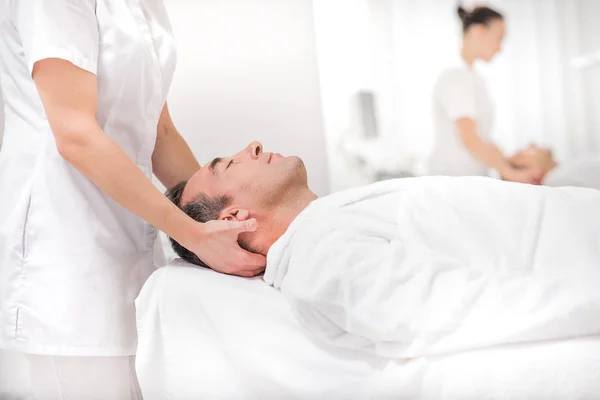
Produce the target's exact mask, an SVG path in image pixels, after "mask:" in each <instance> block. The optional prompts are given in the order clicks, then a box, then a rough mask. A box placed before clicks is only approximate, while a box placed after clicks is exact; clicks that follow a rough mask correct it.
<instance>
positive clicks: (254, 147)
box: [246, 142, 263, 159]
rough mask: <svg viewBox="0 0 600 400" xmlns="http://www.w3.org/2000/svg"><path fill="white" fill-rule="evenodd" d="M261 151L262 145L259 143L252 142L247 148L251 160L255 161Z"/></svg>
mask: <svg viewBox="0 0 600 400" xmlns="http://www.w3.org/2000/svg"><path fill="white" fill-rule="evenodd" d="M262 149H263V145H262V143H260V142H252V143H250V144H249V145H248V147H247V149H246V150H247V151H248V154H249V155H250V157H251V158H252V159H257V158H258V156H260V153H262V151H263V150H262Z"/></svg>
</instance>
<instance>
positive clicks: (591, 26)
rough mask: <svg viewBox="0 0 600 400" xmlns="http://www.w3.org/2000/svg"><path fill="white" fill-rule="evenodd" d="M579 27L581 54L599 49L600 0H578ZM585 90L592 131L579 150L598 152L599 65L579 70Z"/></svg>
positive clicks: (588, 121)
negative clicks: (599, 17) (599, 22)
mask: <svg viewBox="0 0 600 400" xmlns="http://www.w3.org/2000/svg"><path fill="white" fill-rule="evenodd" d="M578 3H579V4H578V5H579V29H580V35H581V37H582V42H581V46H580V49H579V50H580V53H581V54H588V53H591V52H594V51H598V50H600V25H598V16H599V15H600V1H598V0H578ZM581 74H582V76H583V80H584V83H583V84H584V85H585V87H586V88H587V89H588V90H587V91H586V102H585V105H586V115H587V127H588V129H590V130H591V131H592V133H593V134H592V135H590V136H589V141H588V142H587V143H581V144H580V146H581V149H580V152H596V153H598V152H600V112H599V110H600V65H598V64H597V65H596V66H595V67H593V68H590V69H588V70H584V71H582V72H581Z"/></svg>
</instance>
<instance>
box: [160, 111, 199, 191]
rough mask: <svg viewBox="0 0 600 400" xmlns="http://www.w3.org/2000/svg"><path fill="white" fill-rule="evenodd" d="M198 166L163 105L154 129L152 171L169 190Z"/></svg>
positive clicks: (185, 178)
mask: <svg viewBox="0 0 600 400" xmlns="http://www.w3.org/2000/svg"><path fill="white" fill-rule="evenodd" d="M199 169H200V164H199V163H198V161H197V160H196V157H194V154H193V153H192V150H191V149H190V147H189V146H188V144H187V143H186V142H185V140H184V139H183V137H182V136H181V135H180V134H179V132H178V131H177V129H176V128H175V124H174V123H173V120H172V119H171V115H170V113H169V107H168V106H167V104H166V103H165V106H164V107H163V110H162V112H161V114H160V120H159V121H158V126H157V128H156V145H155V147H154V153H152V170H153V172H154V175H156V177H157V178H158V180H160V182H161V183H162V184H163V185H164V186H165V187H166V188H167V189H170V188H172V187H173V186H175V185H176V184H178V183H179V182H181V181H185V180H188V179H189V178H190V177H191V176H192V175H193V174H194V173H195V172H196V171H198V170H199Z"/></svg>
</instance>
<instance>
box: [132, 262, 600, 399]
mask: <svg viewBox="0 0 600 400" xmlns="http://www.w3.org/2000/svg"><path fill="white" fill-rule="evenodd" d="M187 265H188V264H186V263H184V262H182V261H179V260H176V261H175V262H174V263H172V265H171V266H168V267H165V268H161V269H159V270H157V271H156V272H155V273H154V274H153V275H152V276H151V277H150V279H149V280H148V282H147V283H146V285H145V286H144V288H143V290H142V292H141V294H140V296H139V297H138V299H137V312H138V316H137V318H138V330H139V347H138V353H137V360H136V364H137V373H138V377H139V381H140V385H141V388H142V392H143V395H144V399H146V400H153V399H173V400H186V399H190V400H192V399H194V400H197V399H278V400H282V399H332V400H333V399H336V400H337V399H367V398H368V399H400V398H402V399H411V400H412V399H477V400H484V399H511V400H514V399H546V400H551V399H598V398H600V337H588V338H574V339H571V340H564V341H556V342H546V343H533V344H524V345H512V346H503V347H497V348H492V349H486V350H478V351H470V352H464V353H458V354H454V355H451V356H445V357H433V358H427V359H425V358H421V359H413V360H406V361H390V362H385V361H384V360H381V359H377V358H375V357H371V356H367V355H364V354H360V353H357V352H353V351H349V350H341V349H334V348H328V347H322V346H321V345H319V344H318V341H314V340H311V338H309V337H308V336H307V335H306V333H305V332H304V331H303V330H302V329H301V328H300V326H299V325H298V323H297V322H296V320H295V318H294V316H293V314H292V311H291V310H290V309H289V307H288V305H287V303H286V301H285V300H284V298H283V296H282V295H281V294H280V293H279V292H277V291H276V290H274V289H273V288H271V287H269V286H267V285H266V284H265V283H264V282H263V281H262V280H260V279H253V280H248V279H243V278H236V277H231V276H226V275H221V274H218V273H215V272H213V271H210V270H205V269H198V268H194V267H188V266H187Z"/></svg>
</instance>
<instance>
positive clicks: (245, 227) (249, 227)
mask: <svg viewBox="0 0 600 400" xmlns="http://www.w3.org/2000/svg"><path fill="white" fill-rule="evenodd" d="M257 225H258V224H257V223H256V219H254V218H252V219H249V220H247V221H235V222H231V225H230V227H231V229H232V230H233V231H235V232H236V233H238V234H239V233H244V232H254V231H255V230H256V228H257Z"/></svg>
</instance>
